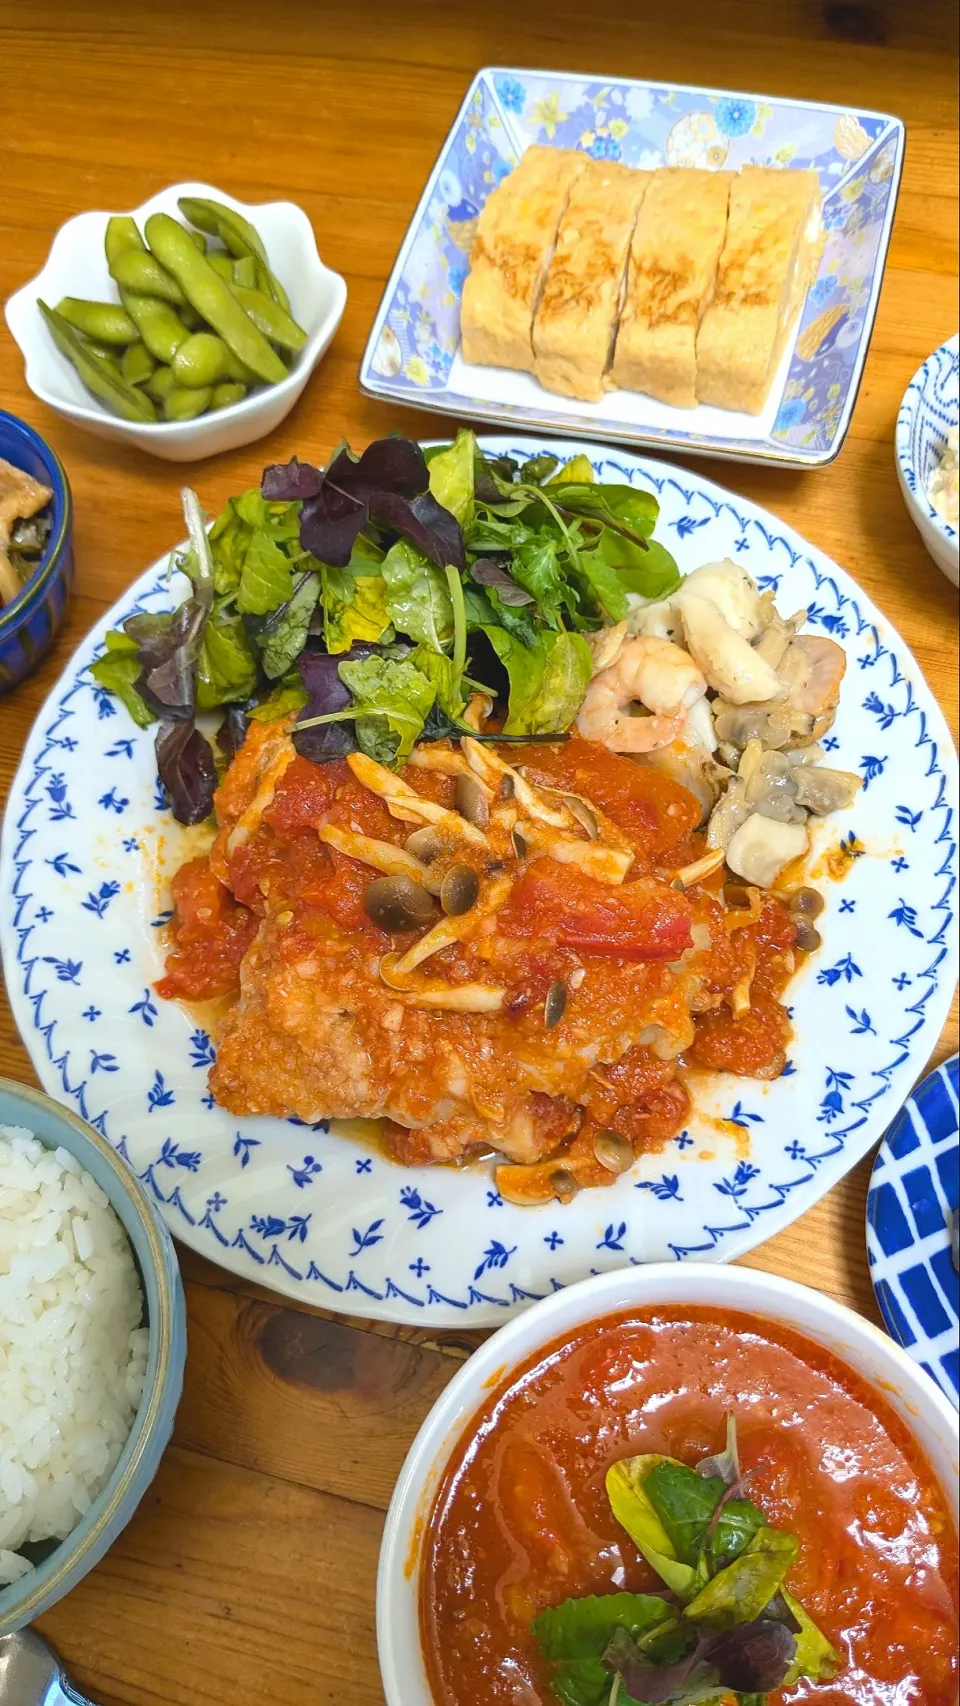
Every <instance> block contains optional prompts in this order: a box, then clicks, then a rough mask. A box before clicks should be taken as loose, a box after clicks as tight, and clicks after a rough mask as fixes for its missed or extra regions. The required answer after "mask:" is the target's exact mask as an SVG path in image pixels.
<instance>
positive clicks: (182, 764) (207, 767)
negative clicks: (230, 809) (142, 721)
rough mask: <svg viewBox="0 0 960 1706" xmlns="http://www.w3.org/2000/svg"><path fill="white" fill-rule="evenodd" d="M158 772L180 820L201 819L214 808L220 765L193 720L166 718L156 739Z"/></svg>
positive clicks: (185, 821) (208, 814) (193, 820)
mask: <svg viewBox="0 0 960 1706" xmlns="http://www.w3.org/2000/svg"><path fill="white" fill-rule="evenodd" d="M155 749H156V755H157V772H158V774H159V777H160V780H161V782H162V783H163V786H164V788H165V789H166V791H167V794H168V796H169V799H170V804H171V806H172V807H173V815H174V817H175V818H176V820H177V822H178V823H202V822H203V820H204V818H207V817H209V816H210V813H211V812H212V810H213V791H214V789H215V787H216V785H217V767H216V765H215V763H214V761H213V753H212V751H211V749H210V743H209V741H208V740H206V739H205V738H204V736H203V735H202V734H201V733H200V730H199V729H198V728H196V727H195V726H194V723H193V720H192V719H191V720H190V721H183V720H180V721H178V722H172V721H164V722H162V723H161V724H160V727H159V728H158V730H157V738H156V743H155Z"/></svg>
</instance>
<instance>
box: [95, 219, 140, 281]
mask: <svg viewBox="0 0 960 1706" xmlns="http://www.w3.org/2000/svg"><path fill="white" fill-rule="evenodd" d="M103 247H104V252H105V254H106V257H107V266H108V267H110V269H111V271H112V269H113V263H114V261H115V260H116V258H117V256H118V255H122V254H123V253H124V251H125V250H127V249H131V250H137V249H138V250H139V251H140V253H141V254H142V253H143V252H144V251H145V249H146V247H147V245H146V243H145V242H144V240H143V238H142V237H141V235H140V233H139V231H138V230H137V222H136V220H135V219H131V218H130V215H129V213H115V214H113V216H112V217H111V218H110V219H108V220H107V229H106V232H105V234H104V239H103Z"/></svg>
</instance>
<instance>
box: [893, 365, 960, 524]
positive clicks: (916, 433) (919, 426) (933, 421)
mask: <svg viewBox="0 0 960 1706" xmlns="http://www.w3.org/2000/svg"><path fill="white" fill-rule="evenodd" d="M958 407H960V337H958V336H954V337H952V338H948V339H947V341H946V343H945V344H941V345H940V347H939V349H935V350H934V352H933V354H932V355H928V357H927V359H926V361H925V362H924V363H923V366H922V367H920V368H918V369H917V372H916V373H915V374H914V376H913V378H912V379H911V381H910V383H909V385H908V386H907V389H906V391H905V392H904V396H903V402H902V403H901V404H900V413H899V414H898V416H897V425H896V431H895V433H894V449H895V452H896V457H897V461H898V463H899V464H900V470H901V473H902V475H903V478H904V480H905V481H906V484H907V486H908V488H909V490H910V491H911V492H912V493H913V496H914V497H915V498H916V500H917V502H918V504H919V505H920V506H921V508H922V509H923V510H924V512H925V514H926V516H927V519H928V521H931V522H932V523H933V525H934V526H935V527H936V528H937V529H938V531H939V532H940V533H942V535H943V537H944V539H948V540H949V541H950V542H951V544H952V545H953V546H954V549H956V546H957V529H956V528H955V527H954V526H953V524H952V522H949V521H948V520H947V519H946V516H943V515H941V514H940V511H939V510H937V509H934V507H933V504H932V503H931V502H930V498H929V496H928V492H929V487H930V477H931V475H932V473H933V471H934V468H935V467H936V466H937V464H938V463H939V461H940V459H941V457H942V456H943V452H944V447H945V445H946V440H947V429H948V428H949V427H952V426H956V425H957V415H958Z"/></svg>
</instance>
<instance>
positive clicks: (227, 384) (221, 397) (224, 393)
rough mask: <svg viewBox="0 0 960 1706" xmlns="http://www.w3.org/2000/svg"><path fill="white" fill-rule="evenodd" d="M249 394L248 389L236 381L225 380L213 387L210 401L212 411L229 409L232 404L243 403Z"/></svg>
mask: <svg viewBox="0 0 960 1706" xmlns="http://www.w3.org/2000/svg"><path fill="white" fill-rule="evenodd" d="M246 394H247V387H246V386H245V385H240V384H239V383H238V382H237V381H236V380H234V379H224V380H222V381H221V383H220V384H219V385H215V386H214V387H213V396H212V397H211V399H210V407H211V409H229V408H230V406H231V404H232V403H242V402H243V399H244V397H245V396H246Z"/></svg>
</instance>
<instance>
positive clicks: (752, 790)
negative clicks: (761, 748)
mask: <svg viewBox="0 0 960 1706" xmlns="http://www.w3.org/2000/svg"><path fill="white" fill-rule="evenodd" d="M744 756H746V755H744ZM800 774H801V772H800V771H798V770H795V769H794V768H793V766H792V765H791V764H788V763H787V760H786V758H785V757H784V755H783V753H782V752H765V753H763V755H762V757H761V759H760V762H759V764H758V765H757V766H756V767H755V769H754V770H753V773H752V775H751V777H750V780H749V781H748V783H747V785H746V795H747V804H748V805H750V806H752V807H753V809H754V811H757V812H760V813H761V815H762V816H763V817H769V818H773V819H774V820H775V821H776V822H777V823H802V822H803V820H804V815H805V814H804V812H803V811H802V810H801V809H800V807H799V806H798V804H797V798H798V789H799V780H798V779H799V776H800Z"/></svg>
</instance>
